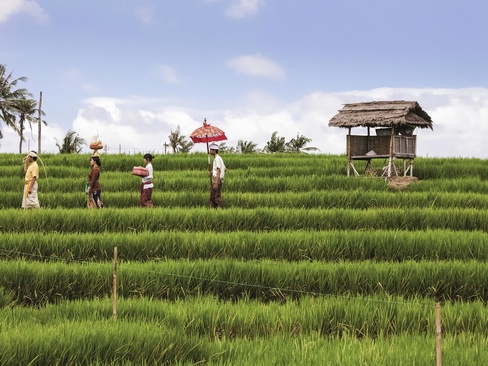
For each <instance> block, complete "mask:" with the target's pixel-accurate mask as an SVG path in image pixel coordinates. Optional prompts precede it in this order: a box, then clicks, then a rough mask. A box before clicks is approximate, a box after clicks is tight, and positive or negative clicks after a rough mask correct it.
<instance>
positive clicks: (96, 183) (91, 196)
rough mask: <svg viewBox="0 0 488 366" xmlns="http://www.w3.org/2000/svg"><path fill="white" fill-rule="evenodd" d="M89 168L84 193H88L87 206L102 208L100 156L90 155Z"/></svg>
mask: <svg viewBox="0 0 488 366" xmlns="http://www.w3.org/2000/svg"><path fill="white" fill-rule="evenodd" d="M90 165H91V170H90V173H89V174H88V184H87V190H86V194H87V195H88V204H87V207H88V208H103V202H102V197H101V195H102V186H101V185H100V167H101V166H102V162H101V161H100V157H98V156H95V155H94V156H92V157H91V159H90Z"/></svg>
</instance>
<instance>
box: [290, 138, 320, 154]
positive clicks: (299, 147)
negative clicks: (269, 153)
mask: <svg viewBox="0 0 488 366" xmlns="http://www.w3.org/2000/svg"><path fill="white" fill-rule="evenodd" d="M309 142H312V139H309V138H308V137H305V136H303V135H301V136H300V134H297V138H296V139H291V140H290V141H288V142H287V143H286V151H288V152H294V153H301V152H306V151H317V150H319V149H318V148H316V147H305V145H306V144H308V143H309ZM319 151H320V150H319Z"/></svg>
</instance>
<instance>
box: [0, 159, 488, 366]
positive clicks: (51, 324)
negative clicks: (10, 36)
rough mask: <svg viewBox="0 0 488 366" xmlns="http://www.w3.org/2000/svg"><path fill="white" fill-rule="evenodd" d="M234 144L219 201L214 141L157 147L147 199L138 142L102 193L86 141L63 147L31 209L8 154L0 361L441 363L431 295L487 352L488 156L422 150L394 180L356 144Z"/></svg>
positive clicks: (462, 341)
mask: <svg viewBox="0 0 488 366" xmlns="http://www.w3.org/2000/svg"><path fill="white" fill-rule="evenodd" d="M223 158H224V160H225V163H226V166H227V167H228V169H229V170H228V172H227V174H226V181H225V183H224V188H223V193H222V195H223V199H224V205H225V207H226V208H225V209H224V210H211V209H208V208H207V207H206V206H207V200H208V195H209V182H208V176H207V173H206V168H207V157H206V155H204V154H190V155H163V156H158V157H156V159H154V161H153V166H154V169H155V179H154V184H155V190H154V193H153V202H154V204H155V208H153V209H143V208H139V207H138V202H139V184H140V178H137V177H134V176H132V175H131V174H130V172H131V169H132V167H133V166H134V165H140V164H141V161H142V156H138V155H135V156H131V155H106V156H103V155H102V157H101V160H102V175H101V180H100V181H101V184H102V189H103V192H102V199H103V201H104V204H105V208H104V209H103V210H87V209H86V208H85V206H86V195H85V194H84V186H85V182H86V179H87V176H88V172H89V169H90V166H89V155H59V154H56V155H46V156H42V161H43V163H44V165H42V164H40V173H41V177H40V180H39V200H40V203H41V207H42V208H41V209H40V210H35V211H25V210H21V209H20V204H21V199H22V197H21V195H22V186H23V173H22V156H20V155H18V154H0V172H1V174H0V191H1V192H2V193H1V198H0V237H1V246H0V263H1V265H0V312H1V313H2V314H1V319H2V321H1V323H0V330H1V332H0V338H1V339H0V364H2V365H18V364H22V365H27V364H28V365H46V364H50V365H116V364H117V365H153V364H158V365H161V364H167V365H197V364H198V365H250V364H253V365H270V364H273V365H285V364H286V365H304V364H307V365H337V364H341V365H358V364H366V365H373V364H374V365H393V364H394V365H412V364H415V365H432V364H434V363H435V362H436V348H435V346H436V332H435V304H436V303H440V304H441V317H442V359H443V362H444V363H445V364H459V365H461V364H462V365H480V364H486V363H487V362H488V354H487V353H486V352H485V351H484V350H485V349H486V347H487V346H488V344H487V343H488V341H487V339H488V330H487V329H488V315H487V314H488V312H487V309H486V302H487V300H488V264H487V263H488V261H487V259H488V209H487V206H488V198H487V197H488V196H487V192H488V167H487V164H486V161H485V160H483V159H475V158H470V159H465V158H442V159H441V158H437V159H436V158H417V159H415V165H414V175H415V176H416V178H417V181H416V182H414V183H412V184H410V185H409V186H408V187H407V188H406V189H403V190H400V191H398V190H396V189H392V187H391V186H389V185H388V181H387V180H385V179H382V178H376V177H347V176H346V158H345V156H335V155H296V154H277V155H259V154H249V155H238V154H229V155H226V154H223ZM377 164H379V167H381V162H377ZM356 168H357V169H358V170H360V169H362V168H363V169H364V167H361V166H359V167H356ZM115 247H116V248H117V265H116V268H117V276H116V280H117V297H116V302H114V297H113V278H114V274H113V270H114V262H113V256H114V248H115ZM114 304H115V305H116V306H114ZM40 335H42V336H40Z"/></svg>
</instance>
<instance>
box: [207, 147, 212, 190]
mask: <svg viewBox="0 0 488 366" xmlns="http://www.w3.org/2000/svg"><path fill="white" fill-rule="evenodd" d="M207 159H208V172H209V175H208V176H209V178H210V188H212V174H210V173H211V170H210V150H209V149H208V141H207Z"/></svg>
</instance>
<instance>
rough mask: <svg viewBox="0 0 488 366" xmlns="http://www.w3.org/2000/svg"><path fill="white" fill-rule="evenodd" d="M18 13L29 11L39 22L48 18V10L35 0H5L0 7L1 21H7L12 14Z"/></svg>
mask: <svg viewBox="0 0 488 366" xmlns="http://www.w3.org/2000/svg"><path fill="white" fill-rule="evenodd" d="M18 13H27V14H28V15H30V16H31V17H33V18H34V19H36V20H37V21H39V22H41V23H42V22H45V21H47V19H48V16H47V14H46V12H45V11H44V10H43V9H42V8H41V7H40V6H39V4H38V3H37V1H33V0H3V1H2V6H1V7H0V23H4V22H6V21H7V20H8V19H9V18H10V17H11V16H13V15H15V14H18Z"/></svg>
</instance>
